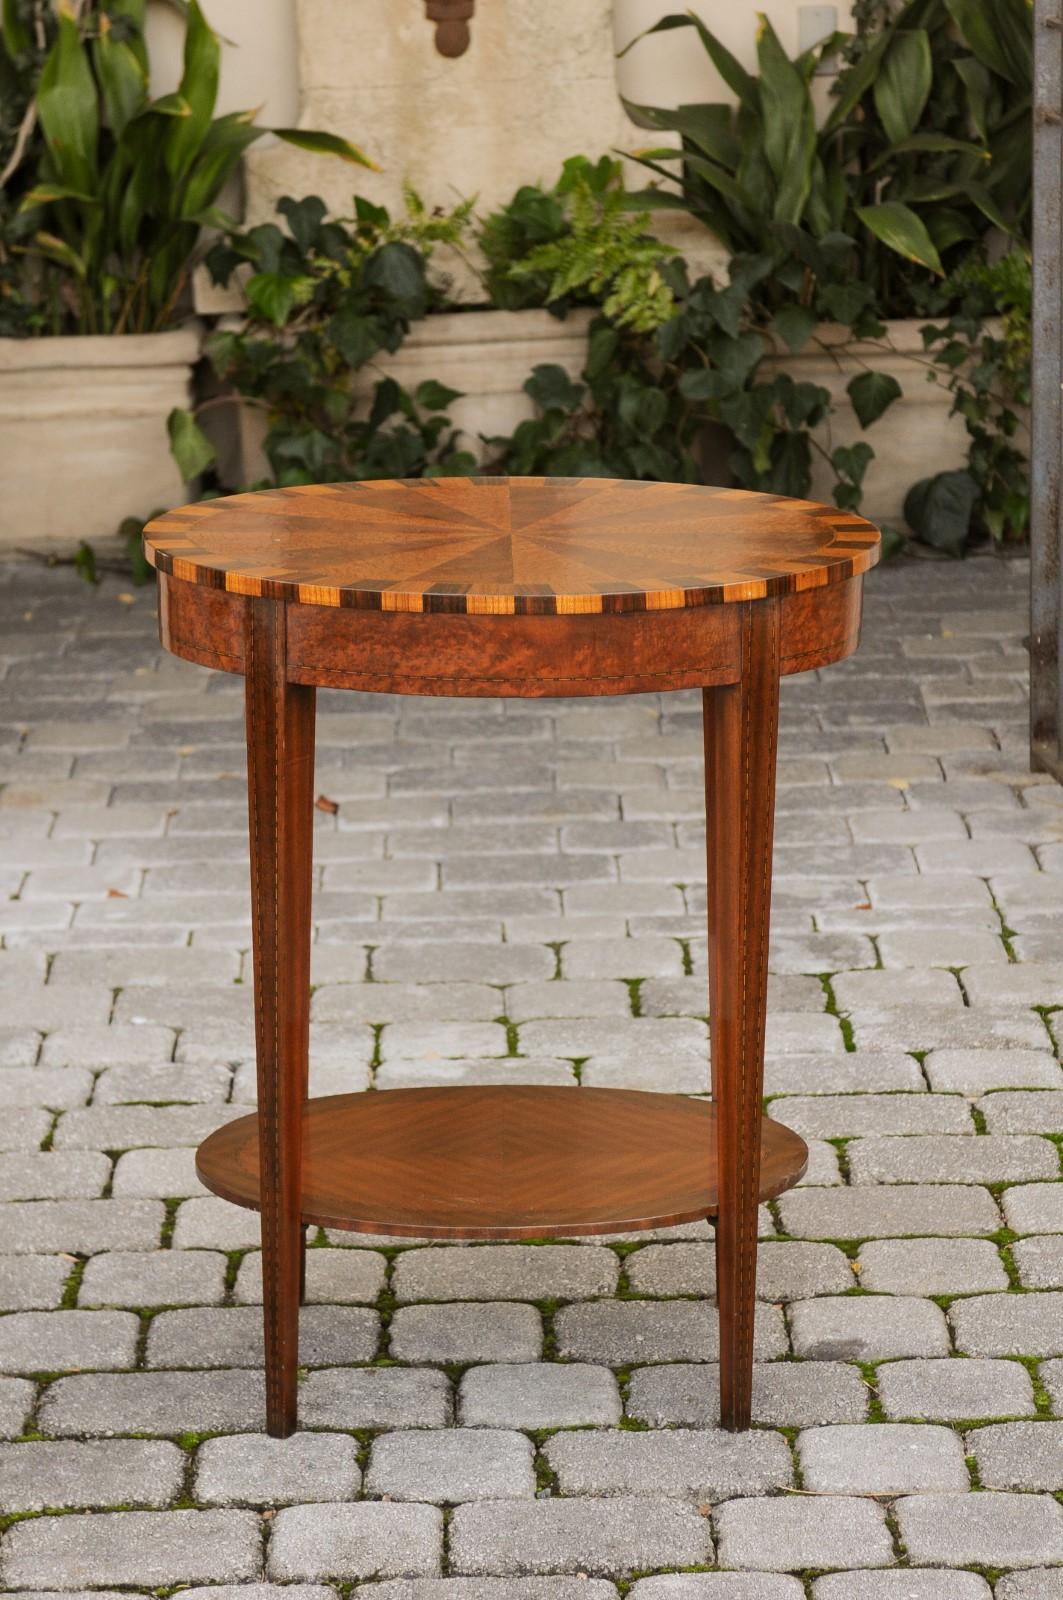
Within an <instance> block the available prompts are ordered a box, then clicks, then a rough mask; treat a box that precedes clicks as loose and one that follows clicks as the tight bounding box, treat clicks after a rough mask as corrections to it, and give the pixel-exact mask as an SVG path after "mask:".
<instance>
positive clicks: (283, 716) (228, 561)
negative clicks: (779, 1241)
mask: <svg viewBox="0 0 1063 1600" xmlns="http://www.w3.org/2000/svg"><path fill="white" fill-rule="evenodd" d="M145 548H146V551H147V555H148V559H149V560H150V561H151V562H152V563H153V564H154V565H155V567H156V568H157V569H158V571H159V575H160V581H159V617H160V629H161V634H162V639H163V642H164V643H165V644H166V646H167V647H168V648H169V649H170V650H172V651H173V652H174V653H175V654H177V655H179V656H183V657H185V658H186V659H188V660H191V661H198V662H200V663H202V664H203V665H205V666H210V667H217V668H221V669H222V670H224V671H228V672H238V673H242V674H243V675H244V677H245V679H246V686H247V687H246V707H247V752H248V791H249V792H248V806H249V822H250V835H251V878H252V932H253V942H254V980H255V1024H256V1045H257V1056H258V1101H259V1109H258V1111H257V1112H256V1113H255V1114H253V1115H252V1116H250V1117H245V1118H241V1119H240V1120H239V1121H237V1122H233V1123H230V1124H229V1125H227V1126H226V1127H224V1128H221V1129H219V1130H218V1132H217V1133H214V1134H212V1135H211V1136H210V1138H209V1139H207V1140H206V1141H205V1142H204V1144H203V1145H202V1146H201V1147H200V1151H199V1154H198V1169H199V1172H200V1176H201V1177H202V1178H203V1180H204V1182H205V1183H206V1184H207V1185H208V1186H209V1187H210V1188H212V1189H213V1190H214V1191H215V1192H216V1193H218V1194H221V1195H224V1196H225V1197H226V1198H228V1199H231V1200H234V1201H236V1202H237V1203H238V1204H242V1205H251V1206H257V1207H258V1208H259V1209H260V1210H261V1214H262V1261H263V1286H264V1317H265V1340H266V1395H267V1420H268V1426H269V1430H270V1432H271V1433H274V1434H277V1435H284V1434H288V1433H290V1432H291V1431H292V1429H293V1427H294V1426H295V1421H296V1377H297V1362H298V1307H299V1300H300V1296H301V1292H302V1280H303V1274H304V1267H305V1244H304V1228H305V1226H306V1225H307V1224H312V1223H324V1224H326V1225H328V1226H334V1227H348V1228H356V1229H358V1230H360V1231H364V1232H381V1233H394V1234H398V1235H402V1234H405V1235H418V1236H428V1237H439V1238H469V1237H482V1238H527V1237H535V1236H540V1235H554V1236H557V1235H561V1236H564V1235H570V1234H578V1233H594V1232H612V1231H621V1230H623V1231H627V1230H630V1229H638V1228H649V1227H655V1226H660V1225H663V1224H666V1223H667V1224H670V1223H675V1222H678V1221H683V1220H689V1219H691V1218H693V1217H704V1216H715V1218H716V1255H717V1301H718V1305H719V1314H720V1346H721V1355H720V1386H721V1418H722V1421H723V1425H724V1426H725V1427H729V1428H744V1427H747V1426H748V1424H749V1413H750V1392H751V1382H752V1362H753V1313H754V1306H755V1274H756V1247H757V1205H758V1202H759V1201H760V1200H761V1199H763V1198H766V1197H767V1196H770V1195H773V1194H778V1193H780V1192H781V1191H782V1190H783V1189H785V1188H788V1187H789V1186H790V1185H791V1184H793V1183H795V1182H796V1181H797V1179H798V1178H799V1177H800V1175H801V1172H802V1171H803V1168H804V1162H805V1159H806V1156H807V1152H806V1150H805V1146H804V1144H803V1142H802V1141H801V1140H800V1139H799V1138H798V1136H797V1135H796V1134H793V1133H791V1132H790V1131H789V1130H788V1129H786V1128H784V1127H781V1126H780V1125H779V1124H777V1123H773V1122H770V1121H769V1120H767V1119H765V1118H763V1117H762V1112H761V1102H762V1090H763V1060H764V1022H765V1002H766V993H767V945H768V917H769V909H770V899H771V852H772V821H773V815H774V799H775V754H776V744H777V731H778V703H779V680H780V677H782V676H783V675H785V674H787V673H791V672H802V671H805V670H807V669H809V668H812V667H821V666H826V665H829V663H830V662H832V661H837V660H840V659H841V658H842V657H844V656H846V655H848V654H849V653H850V652H851V651H852V650H853V649H855V647H856V644H857V640H858V636H859V627H860V608H861V587H862V574H863V573H864V572H866V571H867V569H868V568H869V567H871V566H872V565H874V563H875V561H876V560H877V558H878V534H877V532H876V531H875V529H874V528H873V527H871V525H870V524H869V523H867V522H865V521H863V519H862V518H860V517H855V516H852V515H850V514H848V513H845V512H842V511H838V510H837V509H835V508H832V507H828V506H817V505H810V504H807V503H806V502H804V501H799V500H790V499H786V498H783V497H781V496H775V495H755V494H747V493H744V492H742V491H739V490H732V489H709V488H704V487H700V486H694V485H689V484H650V483H620V482H614V481H612V480H609V479H598V478H589V479H548V478H514V479H506V478H473V479H455V478H444V479H435V480H425V481H417V482H379V483H358V484H328V485H321V486H315V487H307V488H294V489H282V490H270V491H267V492H264V493H257V494H244V495H235V496H232V497H231V498H229V499H223V500H214V501H209V502H205V503H203V504H201V505H194V506H187V507H185V508H183V509H181V510H179V511H172V512H169V513H167V514H166V515H165V516H162V517H159V518H157V519H156V520H155V521H154V522H152V523H151V524H149V526H148V528H147V530H146V534H145ZM319 685H321V686H327V687H329V688H351V689H360V690H363V691H376V692H380V693H393V694H422V695H423V694H427V695H465V696H476V695H514V696H522V697H537V696H539V697H541V696H570V695H573V696H574V695H609V694H629V693H636V692H645V691H651V690H652V691H656V690H673V689H683V688H700V689H701V690H702V693H703V705H704V725H705V784H706V824H707V853H708V943H709V1009H710V1016H711V1035H712V1091H713V1098H712V1104H711V1105H709V1104H708V1103H707V1102H704V1101H701V1100H697V1099H693V1098H686V1097H680V1096H673V1095H660V1094H646V1093H640V1092H637V1091H631V1090H608V1089H582V1088H572V1089H552V1088H543V1087H535V1086H526V1087H520V1086H513V1085H499V1086H496V1087H486V1088H475V1089H474V1088H451V1089H423V1090H391V1091H389V1092H386V1093H379V1094H377V1093H370V1094H366V1095H345V1096H330V1097H327V1098H324V1099H315V1100H308V1099H307V1070H308V1043H309V995H310V937H311V873H312V819H313V792H314V791H313V758H314V701H315V689H316V687H317V686H319Z"/></svg>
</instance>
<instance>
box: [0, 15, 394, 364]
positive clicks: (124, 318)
mask: <svg viewBox="0 0 1063 1600" xmlns="http://www.w3.org/2000/svg"><path fill="white" fill-rule="evenodd" d="M145 3H146V0H101V3H100V4H98V5H96V6H93V7H90V8H89V9H87V10H86V11H85V12H84V14H83V15H82V16H81V17H80V18H78V17H76V16H75V13H74V12H73V11H72V10H71V9H70V7H69V5H67V4H63V5H61V6H60V9H59V13H58V17H57V20H56V26H55V38H54V42H53V43H52V45H51V48H50V49H49V50H48V53H47V55H46V57H45V59H44V62H43V65H42V67H41V70H40V76H39V80H38V82H37V87H36V96H35V102H34V104H35V108H36V115H37V117H38V119H39V123H40V128H41V141H42V148H41V152H40V158H39V161H38V164H37V170H36V174H35V181H34V183H33V186H32V187H31V188H30V189H29V190H28V192H27V193H26V194H25V195H24V196H23V198H22V201H21V204H20V208H19V224H18V234H19V237H18V242H17V244H16V246H15V248H17V249H18V250H19V251H21V252H22V253H24V254H26V255H28V256H29V257H31V258H32V259H33V262H34V265H35V267H36V270H37V273H38V279H37V282H36V284H35V285H34V292H35V295H36V297H37V298H38V299H39V300H40V302H41V303H42V305H43V308H44V315H45V323H46V326H47V328H48V330H49V331H51V332H55V333H60V332H65V331H72V332H77V333H134V332H136V333H142V332H155V331H158V330H160V329H164V328H166V327H167V326H169V325H171V324H172V322H173V321H174V319H175V318H176V316H177V314H178V308H179V302H180V299H181V295H182V292H183V290H184V287H185V285H186V283H187V281H188V278H189V274H190V272H191V269H192V266H193V264H194V262H195V259H196V251H197V247H198V245H199V241H200V238H201V235H202V231H203V228H204V227H205V226H206V225H209V224H214V223H217V222H219V221H220V220H222V219H221V218H220V216H219V214H218V213H217V211H216V210H215V209H214V206H215V201H216V200H217V197H218V195H219V193H220V191H221V189H222V187H223V185H224V184H225V182H226V180H227V179H228V177H229V176H230V174H231V173H232V172H233V171H234V170H235V169H236V166H237V163H238V162H239V160H240V157H241V155H242V154H243V152H244V151H245V150H246V149H247V147H248V146H249V145H250V144H251V143H252V142H253V141H254V140H255V139H257V138H259V137H260V136H261V135H262V134H263V133H264V132H266V131H267V130H266V129H264V128H261V127H258V126H257V125H256V124H255V122H254V113H253V112H249V111H247V112H243V111H241V112H232V113H230V114H229V115H227V116H223V117H218V118H215V116H214V106H215V101H216V97H217V87H218V68H219V46H218V40H217V37H216V36H215V34H214V32H213V30H212V29H211V28H210V27H209V25H208V24H207V22H206V19H205V18H204V16H203V13H202V11H201V10H200V8H199V4H198V0H187V5H185V6H184V7H183V9H184V10H185V12H186V15H187V23H186V33H185V49H184V72H183V76H182V79H181V84H180V87H179V89H178V90H177V91H176V93H174V94H169V95H163V96H162V97H161V98H159V99H156V100H152V99H151V98H150V90H149V68H148V58H147V50H146V46H145V43H144V34H143V25H144V10H145ZM9 4H10V0H9ZM273 131H275V132H276V133H277V134H278V136H279V137H280V138H282V139H285V140H287V141H288V142H289V143H292V144H296V145H299V146H301V147H302V148H304V149H311V150H318V151H322V152H327V153H330V154H334V155H338V156H340V157H342V158H343V159H345V160H347V161H351V162H355V163H357V164H359V165H363V166H365V165H370V164H371V163H369V161H368V158H367V157H366V156H365V155H363V154H362V152H361V151H360V150H358V149H356V147H355V146H354V145H352V144H350V143H348V141H347V140H345V139H340V138H338V137H337V136H335V135H333V134H321V133H308V132H304V131H303V130H300V129H275V130H273Z"/></svg>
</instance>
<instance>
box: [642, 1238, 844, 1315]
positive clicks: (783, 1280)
mask: <svg viewBox="0 0 1063 1600" xmlns="http://www.w3.org/2000/svg"><path fill="white" fill-rule="evenodd" d="M624 1264H625V1267H626V1269H627V1275H628V1281H629V1283H630V1284H631V1287H632V1289H634V1290H635V1292H636V1294H645V1295H702V1296H705V1295H712V1294H714V1293H715V1288H716V1251H715V1247H714V1246H713V1245H711V1244H651V1245H646V1246H645V1247H644V1248H643V1249H641V1250H636V1251H634V1252H633V1253H632V1254H631V1255H629V1256H628V1257H627V1259H626V1261H625V1263H624ZM855 1282H856V1279H855V1278H854V1277H853V1274H852V1271H851V1270H850V1267H849V1263H848V1261H847V1260H846V1258H845V1256H844V1255H843V1254H842V1252H841V1251H840V1250H839V1249H838V1247H837V1245H831V1244H799V1243H791V1242H790V1241H786V1242H783V1243H779V1244H772V1243H770V1242H768V1243H764V1244H762V1245H761V1246H760V1248H759V1250H758V1251H757V1294H758V1296H759V1297H760V1299H762V1300H772V1301H778V1300H797V1299H804V1298H805V1296H807V1295H815V1294H838V1293H841V1292H844V1290H846V1289H850V1288H852V1287H853V1285H854V1284H855Z"/></svg>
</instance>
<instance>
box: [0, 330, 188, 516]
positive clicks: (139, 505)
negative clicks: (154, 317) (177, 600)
mask: <svg viewBox="0 0 1063 1600" xmlns="http://www.w3.org/2000/svg"><path fill="white" fill-rule="evenodd" d="M198 355H199V331H198V329H187V328H185V329H180V330H178V331H177V332H173V333H148V334H131V335H127V336H118V337H107V336H106V335H104V336H99V337H97V336H88V337H84V338H77V337H73V338H61V339H46V338H45V339H0V483H2V484H3V495H2V497H0V548H3V547H7V548H10V547H11V546H13V545H28V546H36V545H42V544H55V543H60V542H63V543H65V542H69V541H71V540H77V539H100V538H105V537H106V536H108V535H110V534H113V533H115V532H116V531H117V528H118V524H119V523H120V522H121V520H122V518H123V517H129V516H147V515H148V514H149V512H152V511H155V510H157V509H158V508H159V507H161V506H173V505H179V504H180V502H181V501H182V500H183V499H185V498H187V496H186V490H185V485H184V484H183V483H182V481H181V475H180V473H179V472H178V470H177V467H176V465H175V464H174V461H173V458H172V457H171V455H170V449H169V440H168V438H167V434H166V418H167V415H168V414H169V412H170V411H171V410H172V409H173V407H174V406H185V405H188V403H189V396H190V392H191V376H192V365H193V363H194V362H195V361H196V359H197V358H198Z"/></svg>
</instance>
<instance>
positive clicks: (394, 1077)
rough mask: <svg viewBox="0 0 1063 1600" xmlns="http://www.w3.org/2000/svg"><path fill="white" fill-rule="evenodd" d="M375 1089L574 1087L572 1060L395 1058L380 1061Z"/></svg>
mask: <svg viewBox="0 0 1063 1600" xmlns="http://www.w3.org/2000/svg"><path fill="white" fill-rule="evenodd" d="M373 1082H374V1084H375V1086H376V1087H377V1088H378V1089H424V1088H429V1089H430V1088H438V1087H443V1086H445V1085H448V1084H449V1085H461V1084H480V1083H549V1084H555V1085H557V1087H558V1088H564V1087H566V1086H567V1087H571V1088H573V1089H574V1088H576V1087H577V1084H576V1075H575V1072H574V1069H573V1066H572V1062H571V1061H552V1060H545V1059H542V1058H539V1057H533V1056H513V1057H511V1058H510V1059H508V1060H499V1059H498V1058H497V1057H496V1056H489V1057H486V1058H484V1059H482V1060H480V1061H395V1062H391V1063H387V1062H385V1063H383V1064H382V1065H381V1066H379V1067H377V1069H376V1071H375V1073H374V1074H373Z"/></svg>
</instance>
